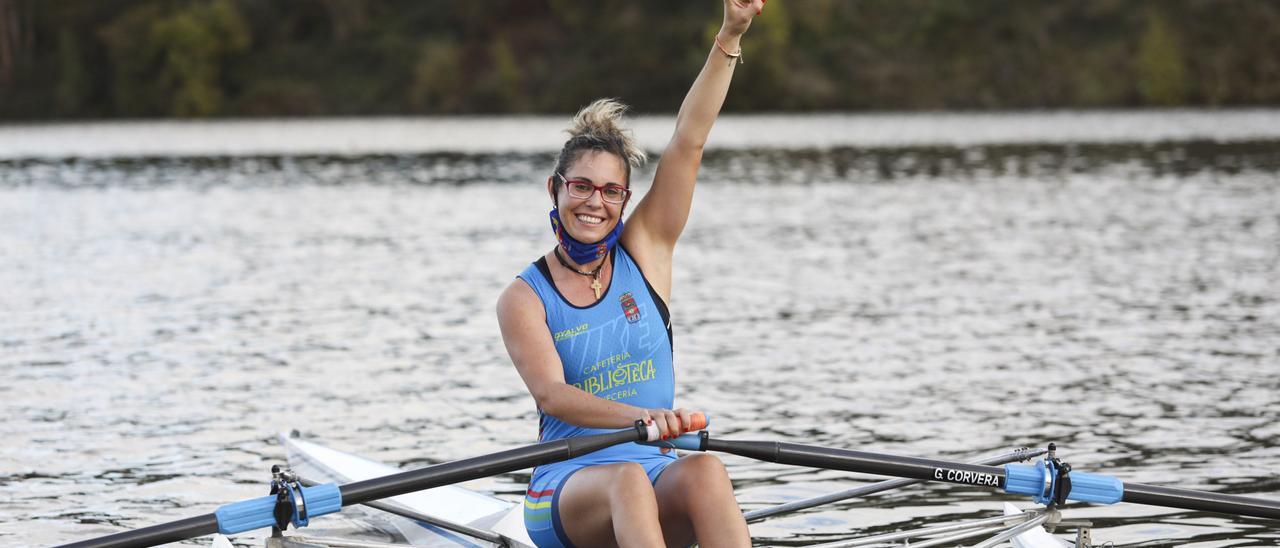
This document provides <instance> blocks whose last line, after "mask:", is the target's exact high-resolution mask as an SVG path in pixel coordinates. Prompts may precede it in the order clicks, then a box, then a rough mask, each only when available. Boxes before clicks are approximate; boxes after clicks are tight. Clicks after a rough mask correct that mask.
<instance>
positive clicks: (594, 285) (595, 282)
mask: <svg viewBox="0 0 1280 548" xmlns="http://www.w3.org/2000/svg"><path fill="white" fill-rule="evenodd" d="M555 253H556V260H557V261H560V266H563V267H565V268H567V269H569V270H572V271H573V272H575V273H577V274H581V275H583V276H591V290H592V291H594V292H595V293H596V300H599V299H600V289H601V288H602V287H604V286H602V285H600V270H601V269H602V268H604V263H606V262H608V261H609V254H608V253H605V255H604V260H602V261H600V264H598V265H596V268H595V270H592V271H591V272H584V271H582V270H578V269H577V268H575V267H573V266H571V265H569V261H566V260H564V257H561V256H560V246H556V249H555Z"/></svg>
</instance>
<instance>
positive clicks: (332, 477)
mask: <svg viewBox="0 0 1280 548" xmlns="http://www.w3.org/2000/svg"><path fill="white" fill-rule="evenodd" d="M280 443H281V445H283V446H284V448H285V451H286V453H287V454H288V457H289V465H290V467H292V468H293V471H294V472H296V473H297V474H298V475H299V476H301V477H304V478H307V479H309V480H312V481H318V482H335V483H338V484H344V483H350V482H353V481H362V480H366V479H372V478H377V477H382V476H387V475H390V474H395V473H397V472H402V470H400V469H398V468H395V467H392V466H388V465H386V464H383V463H380V462H377V461H373V460H370V459H366V458H364V457H360V456H356V455H352V454H350V453H344V452H342V451H338V450H335V449H331V448H328V447H325V446H323V445H318V444H315V443H311V442H308V441H305V440H300V439H297V438H295V437H292V436H289V435H286V434H281V435H280ZM384 502H386V503H388V504H391V505H393V506H398V507H401V508H404V509H408V510H412V511H414V512H417V513H420V514H425V515H427V516H431V517H432V518H436V519H440V520H444V521H447V522H450V523H457V524H462V525H466V526H468V527H472V528H475V529H480V530H484V531H489V532H493V533H497V534H498V535H501V536H502V537H503V539H504V540H505V541H506V542H507V543H508V545H511V546H528V547H532V546H533V542H532V541H531V540H529V536H528V533H526V532H525V528H524V513H523V507H522V505H520V504H518V503H514V502H511V501H506V500H502V499H499V498H497V497H493V496H490V495H486V494H483V493H477V492H475V491H471V490H469V489H465V488H462V487H456V486H452V485H450V486H444V487H437V488H435V489H428V490H426V491H418V492H414V493H408V494H405V495H400V496H398V497H393V498H390V499H386V500H385V501H384ZM361 509H362V510H363V511H366V512H370V513H373V514H375V515H377V516H378V517H379V518H382V519H384V520H385V521H386V522H387V523H390V524H391V525H393V526H394V527H395V529H396V530H397V531H398V532H399V533H400V534H401V535H402V536H403V537H404V538H405V540H407V541H408V542H409V543H410V544H413V545H415V546H432V547H435V546H440V547H445V546H449V547H452V546H492V544H490V543H488V542H485V541H482V540H478V539H474V538H471V537H468V536H465V535H463V534H460V533H456V532H453V531H449V530H447V529H444V528H442V527H439V526H436V525H431V524H428V523H425V522H422V521H417V520H412V519H408V518H404V517H400V516H397V515H394V514H390V513H387V512H382V511H379V510H375V509H372V508H365V507H361Z"/></svg>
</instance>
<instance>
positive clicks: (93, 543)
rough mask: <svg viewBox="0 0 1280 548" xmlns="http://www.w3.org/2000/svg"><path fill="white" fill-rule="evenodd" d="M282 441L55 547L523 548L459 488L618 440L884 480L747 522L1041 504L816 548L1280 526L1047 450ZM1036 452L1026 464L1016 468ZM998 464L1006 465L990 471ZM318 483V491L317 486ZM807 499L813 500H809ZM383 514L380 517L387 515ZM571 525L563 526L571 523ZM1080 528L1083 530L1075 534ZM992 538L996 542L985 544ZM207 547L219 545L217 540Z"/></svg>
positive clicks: (1051, 541)
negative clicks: (261, 540) (161, 503)
mask: <svg viewBox="0 0 1280 548" xmlns="http://www.w3.org/2000/svg"><path fill="white" fill-rule="evenodd" d="M281 441H282V444H283V446H284V447H285V449H286V451H287V452H288V453H289V457H290V461H291V462H292V463H293V466H294V467H296V468H297V470H299V471H301V472H302V473H303V474H310V475H312V477H307V476H306V475H300V474H299V473H298V472H297V471H295V470H293V469H289V468H281V467H279V466H277V467H273V469H272V481H271V494H270V495H267V496H263V497H258V498H253V499H248V500H244V501H240V502H235V503H231V504H227V505H223V506H222V507H219V508H218V509H217V510H216V511H215V512H212V513H209V514H204V515H199V516H194V517H191V518H187V519H183V520H178V521H174V522H170V523H164V524H159V525H153V526H150V527H144V528H141V529H135V530H132V531H124V532H120V533H115V534H112V535H107V536H104V537H99V538H94V539H88V540H84V541H80V542H74V543H71V544H67V545H64V546H63V548H73V547H74V548H142V547H148V546H159V545H161V544H166V543H169V542H176V541H180V540H189V539H194V538H197V537H202V536H206V535H214V534H215V533H220V534H223V535H229V534H236V533H241V532H246V531H252V530H255V529H262V528H267V527H271V528H272V530H273V536H272V538H270V539H268V541H267V545H268V547H269V548H277V547H280V548H288V547H291V546H294V547H296V546H300V545H308V544H312V545H314V544H321V545H324V544H327V545H329V546H333V547H351V548H355V547H366V548H367V547H372V546H378V547H383V546H388V545H387V544H385V543H369V542H364V541H354V542H353V541H349V540H342V539H323V540H319V541H315V542H312V541H313V540H314V539H311V538H309V537H302V536H299V535H297V534H296V533H295V534H293V535H289V536H283V535H281V533H282V532H283V531H284V530H285V529H287V528H288V527H289V526H290V525H292V526H293V528H295V529H298V528H302V527H306V526H307V525H308V524H309V523H310V520H311V519H313V518H315V517H319V516H323V515H326V514H332V513H336V512H339V511H341V510H343V509H344V508H349V507H358V506H361V505H363V506H367V507H371V508H374V509H376V510H378V511H382V512H387V513H389V514H393V515H395V516H396V519H390V518H388V521H390V522H391V523H392V524H393V525H392V526H393V527H394V528H395V529H396V530H397V531H399V535H400V536H402V537H404V538H405V539H408V540H409V541H410V542H414V543H415V544H420V545H426V546H488V545H498V546H528V545H529V544H531V543H530V542H529V540H528V537H526V536H524V528H523V519H522V518H523V516H522V505H520V504H518V503H515V502H508V501H504V500H501V499H498V498H495V497H492V496H490V495H485V494H482V493H476V492H473V491H470V490H467V489H464V488H462V487H459V486H458V485H457V484H459V483H462V482H466V481H470V480H474V479H479V478H485V477H491V476H494V475H498V474H505V473H509V472H514V471H517V470H525V469H528V468H532V467H536V466H541V465H543V464H548V463H551V462H558V461H564V460H568V459H572V458H575V457H578V456H581V455H585V454H588V453H591V452H594V451H598V450H601V449H604V448H606V447H611V446H614V445H618V444H622V443H645V444H649V445H658V446H663V447H668V448H670V449H678V450H683V451H716V452H720V453H728V454H732V455H737V456H740V457H747V458H751V459H756V460H760V461H765V462H774V463H779V464H784V465H790V466H801V467H808V468H819V469H827V470H842V471H847V472H855V473H865V474H873V475H880V476H890V477H894V478H897V479H893V480H887V481H883V482H880V483H877V484H873V485H868V486H863V487H859V488H857V489H853V490H850V491H847V492H842V493H838V494H835V495H833V496H823V497H816V498H815V499H813V500H809V501H796V502H792V503H787V504H784V505H780V506H779V507H775V508H766V509H762V510H756V511H751V512H747V513H746V514H745V515H744V517H746V519H747V521H748V522H751V521H756V520H759V519H763V518H764V517H767V516H768V515H777V514H778V513H780V512H782V511H784V510H786V511H794V510H796V509H799V508H806V507H812V506H813V505H814V504H817V503H821V502H831V501H835V500H841V499H842V498H849V497H853V496H867V495H869V494H872V493H876V492H881V491H885V490H888V489H895V488H899V487H903V486H906V485H910V484H913V483H920V482H923V481H932V482H943V483H956V484H962V485H969V486H981V487H989V488H992V489H999V490H1003V491H1004V492H1006V493H1010V494H1016V495H1025V496H1030V497H1031V498H1032V500H1034V501H1035V502H1036V503H1038V504H1039V505H1042V506H1040V507H1037V508H1036V509H1033V510H1030V511H1022V510H1018V509H1017V508H1011V507H1007V508H1005V511H1004V513H1003V514H1002V515H997V516H994V517H991V518H985V519H978V520H973V521H970V522H966V523H956V524H943V525H937V526H932V527H927V528H924V529H917V530H913V531H902V532H895V533H887V534H881V535H875V536H871V537H863V538H858V539H851V540H844V541H839V542H835V543H830V544H824V545H821V546H823V547H824V548H837V547H839V548H844V547H853V546H883V545H885V544H886V543H890V544H892V543H896V542H898V541H901V540H904V539H923V540H922V541H919V542H912V543H911V546H913V547H915V548H923V547H926V546H953V545H955V543H956V541H957V540H962V539H972V538H973V537H984V538H986V540H983V541H981V542H980V543H979V544H976V545H974V546H975V548H993V547H995V546H999V545H1001V544H1003V543H1006V542H1012V543H1013V544H1014V545H1015V546H1016V547H1018V548H1061V547H1062V546H1075V547H1077V548H1089V547H1090V546H1091V543H1090V542H1089V539H1088V529H1087V524H1080V523H1077V524H1074V525H1075V526H1077V527H1078V529H1077V534H1076V538H1075V540H1074V541H1067V540H1066V539H1063V538H1061V537H1059V536H1055V535H1050V534H1048V532H1047V531H1046V530H1045V528H1044V527H1045V525H1051V526H1068V525H1072V524H1069V522H1064V521H1062V520H1061V517H1060V516H1061V514H1060V512H1059V509H1060V508H1062V507H1063V506H1064V505H1066V504H1067V503H1068V501H1077V502H1085V503H1090V504H1115V503H1120V502H1125V503H1134V504H1146V505H1154V506H1163V507H1167V508H1178V509H1184V510H1193V511H1204V512H1217V513H1222V514H1231V515H1237V516H1247V517H1252V518H1261V519H1263V520H1267V521H1265V522H1264V523H1266V524H1268V525H1274V524H1275V523H1276V520H1280V501H1277V500H1272V499H1263V498H1255V497H1247V496H1240V495H1230V494H1223V493H1214V492H1207V491H1197V490H1191V489H1180V488H1174V487H1163V486H1154V485H1147V484H1141V483H1129V482H1123V481H1121V480H1120V479H1118V478H1115V477H1112V476H1106V475H1102V474H1096V473H1088V472H1080V471H1073V470H1072V468H1071V466H1070V465H1068V464H1066V463H1064V462H1062V461H1061V460H1060V459H1058V458H1057V456H1056V451H1055V447H1054V444H1049V445H1048V448H1047V449H1045V450H1040V451H1034V452H1033V451H1030V450H1028V449H1025V448H1024V449H1021V450H1017V451H1013V452H1010V453H1006V454H1002V455H997V456H994V457H987V458H984V459H978V460H975V461H969V462H956V461H947V460H938V459H928V458H919V457H904V456H898V455H890V454H886V453H875V452H869V451H860V450H851V449H838V448H831V447H821V446H813V445H803V444H797V443H790V442H779V441H751V440H726V439H721V438H719V437H712V436H710V434H709V432H707V431H705V430H703V431H700V432H697V433H691V434H685V435H682V436H679V437H677V438H675V439H668V440H659V438H658V432H657V428H656V427H653V426H648V427H646V426H645V425H644V424H643V423H641V422H640V421H636V423H635V425H634V427H633V428H629V429H625V430H619V431H615V432H606V433H601V434H595V435H590V436H582V437H577V438H566V439H559V440H553V441H548V442H542V443H538V444H534V445H529V446H525V447H518V448H515V449H508V450H506V451H500V452H497V453H493V454H489V455H480V456H477V457H471V458H467V459H461V460H456V461H451V462H445V463H441V464H436V465H433V466H428V467H425V468H420V469H416V470H407V471H398V470H395V469H394V468H392V467H389V466H386V465H382V464H379V463H376V462H374V461H371V460H369V459H364V458H361V457H356V456H354V455H349V454H346V453H342V452H340V451H336V450H333V449H330V448H326V447H324V446H322V445H320V444H316V443H311V442H307V441H303V440H298V439H296V436H284V437H282V438H281ZM1040 454H1044V455H1045V456H1044V458H1042V459H1040V460H1038V461H1035V462H1034V463H1032V464H1017V463H1014V461H1018V460H1027V459H1029V458H1031V457H1033V456H1039V455H1040ZM999 464H1004V466H1002V467H1001V466H996V465H999ZM322 482H323V483H322ZM815 501H816V502H815ZM384 517H385V516H384ZM569 519H572V518H571V517H570V518H569ZM1082 525H1083V526H1082ZM992 535H994V536H992ZM213 542H214V546H219V547H220V548H225V547H226V545H227V541H226V539H225V538H221V537H219V536H216V535H215V537H214V541H213Z"/></svg>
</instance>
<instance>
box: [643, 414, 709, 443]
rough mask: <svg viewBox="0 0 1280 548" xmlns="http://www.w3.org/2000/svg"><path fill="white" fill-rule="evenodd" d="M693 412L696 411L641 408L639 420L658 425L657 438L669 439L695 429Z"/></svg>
mask: <svg viewBox="0 0 1280 548" xmlns="http://www.w3.org/2000/svg"><path fill="white" fill-rule="evenodd" d="M694 413H697V411H694V410H691V409H685V408H683V407H682V408H680V409H674V410H672V409H644V410H641V416H640V420H642V421H644V423H645V424H652V425H654V426H657V427H658V438H659V439H663V440H669V439H672V438H675V437H677V436H679V435H680V434H683V433H685V432H692V431H694V430H696V428H695V426H697V425H696V424H695V421H694V420H693V415H694Z"/></svg>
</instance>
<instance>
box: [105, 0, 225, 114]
mask: <svg viewBox="0 0 1280 548" xmlns="http://www.w3.org/2000/svg"><path fill="white" fill-rule="evenodd" d="M102 38H103V41H105V42H106V43H107V48H108V51H109V52H110V57H111V61H112V66H113V68H114V69H115V70H114V75H113V76H114V78H113V86H112V89H113V99H114V101H115V106H116V109H117V110H118V112H119V113H121V114H124V115H127V116H155V115H170V116H210V115H215V114H220V113H221V107H222V103H223V95H224V92H223V90H224V85H225V82H224V80H223V78H222V73H223V70H222V67H223V65H224V64H225V63H227V62H229V61H230V60H232V59H234V57H235V56H236V55H237V54H240V53H243V52H245V51H246V50H248V48H249V44H250V36H249V33H248V28H247V25H246V24H245V22H244V19H243V18H242V17H241V16H240V13H239V11H238V9H237V8H236V5H235V4H233V3H232V2H231V0H213V1H212V2H200V3H192V4H186V5H183V6H181V7H176V8H175V7H170V6H169V5H168V4H167V3H146V4H143V5H140V6H138V7H136V8H134V9H132V10H130V11H128V12H126V13H125V14H123V15H121V16H120V17H119V18H117V19H116V20H115V21H113V22H112V23H111V24H109V25H108V26H107V27H106V28H105V30H104V32H103V34H102Z"/></svg>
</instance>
